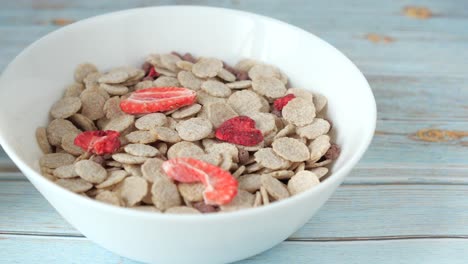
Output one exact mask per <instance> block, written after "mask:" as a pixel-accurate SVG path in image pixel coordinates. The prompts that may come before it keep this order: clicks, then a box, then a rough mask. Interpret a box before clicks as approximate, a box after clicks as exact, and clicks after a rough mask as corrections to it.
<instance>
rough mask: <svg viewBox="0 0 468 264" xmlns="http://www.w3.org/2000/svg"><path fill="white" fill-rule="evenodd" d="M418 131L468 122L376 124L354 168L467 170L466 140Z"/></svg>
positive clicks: (458, 127) (466, 126)
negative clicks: (430, 138) (424, 136)
mask: <svg viewBox="0 0 468 264" xmlns="http://www.w3.org/2000/svg"><path fill="white" fill-rule="evenodd" d="M421 129H440V130H444V131H465V133H468V132H466V131H467V130H468V122H453V121H452V122H445V121H418V122H413V121H390V120H382V121H378V122H377V132H376V135H375V136H374V139H373V141H372V144H371V146H370V147H369V149H368V151H367V152H366V154H365V155H364V157H363V159H362V160H361V161H360V162H359V164H358V165H357V168H388V167H390V168H413V167H415V168H427V169H439V168H448V169H452V168H468V155H466V154H467V150H466V146H467V144H468V137H460V138H459V139H453V140H447V141H441V142H427V141H422V140H421V139H419V138H417V137H415V135H414V134H415V133H416V132H417V131H419V130H421ZM2 164H4V165H3V166H4V167H8V168H10V169H9V170H11V169H12V168H13V167H14V165H13V163H11V162H10V161H9V160H8V158H7V157H6V155H5V154H2V153H1V152H0V166H2ZM466 176H468V174H467V175H466Z"/></svg>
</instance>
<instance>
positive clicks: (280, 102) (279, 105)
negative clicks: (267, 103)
mask: <svg viewBox="0 0 468 264" xmlns="http://www.w3.org/2000/svg"><path fill="white" fill-rule="evenodd" d="M294 98H296V96H295V95H294V94H288V95H286V96H283V97H281V98H278V99H276V100H275V101H274V102H273V107H274V108H275V109H276V110H278V111H281V110H283V107H285V106H286V105H287V104H288V103H289V101H291V100H292V99H294Z"/></svg>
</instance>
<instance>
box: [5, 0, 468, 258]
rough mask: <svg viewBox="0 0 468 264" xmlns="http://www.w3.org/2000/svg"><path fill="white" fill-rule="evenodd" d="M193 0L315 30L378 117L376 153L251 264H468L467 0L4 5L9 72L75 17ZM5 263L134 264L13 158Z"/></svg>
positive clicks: (32, 0) (37, 1) (39, 1)
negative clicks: (366, 87) (361, 79)
mask: <svg viewBox="0 0 468 264" xmlns="http://www.w3.org/2000/svg"><path fill="white" fill-rule="evenodd" d="M190 2H195V3H196V4H200V5H212V6H222V7H228V8H234V9H241V10H247V11H251V12H255V13H259V14H264V15H268V16H271V17H274V18H277V19H281V20H284V21H286V22H289V23H291V24H294V25H297V26H299V27H302V28H304V29H306V30H308V31H310V32H313V33H314V34H316V35H318V36H319V37H321V38H323V39H325V40H326V41H328V42H330V43H331V44H333V45H334V46H335V47H337V48H338V49H340V50H341V51H343V52H344V53H345V54H346V55H347V56H349V58H351V60H353V61H354V62H355V63H356V64H357V65H358V67H359V68H360V69H361V70H362V71H363V72H364V74H365V75H366V77H367V79H368V80H369V82H370V84H371V86H372V89H373V91H374V94H375V97H376V99H377V105H378V109H379V113H378V123H377V131H376V133H375V137H374V141H373V142H372V145H371V147H370V149H369V150H368V151H367V154H366V155H365V157H364V158H363V159H362V161H361V162H360V163H359V164H358V166H357V167H356V169H355V170H354V171H353V172H352V173H351V175H350V176H349V177H348V178H347V179H346V181H345V182H344V184H343V185H342V186H341V187H340V188H339V189H338V191H337V192H336V193H335V194H334V195H333V197H332V198H331V199H330V200H329V201H328V202H327V203H326V205H325V206H324V207H323V208H322V209H321V210H320V212H319V213H318V214H317V215H316V216H314V217H313V218H312V219H311V220H310V221H309V223H308V224H307V225H305V226H304V227H303V228H302V229H300V230H299V231H298V232H297V233H295V234H294V235H292V236H291V237H290V238H289V239H288V240H287V241H285V242H283V243H282V244H280V245H279V246H277V247H275V248H273V249H271V250H269V251H267V252H265V253H263V254H260V255H258V256H255V257H252V258H250V259H247V260H245V261H243V262H241V263H392V264H393V263H468V250H467V249H468V185H467V184H468V137H467V136H468V1H466V0H459V1H440V0H426V1H422V0H413V1H400V0H393V1H374V0H365V1H346V0H342V1H306V0H304V1H300V0H295V1H267V0H257V1H243V0H232V1H202V0H198V1H150V0H147V1H145V0H135V1H131V0H126V1H110V0H109V1H96V0H80V1H71V0H69V1H66V0H16V1H1V3H0V69H3V68H4V67H5V66H6V65H7V63H8V62H9V61H11V60H12V59H13V58H14V56H15V55H17V54H18V53H19V52H20V51H21V50H22V49H23V48H25V47H26V46H27V45H29V44H30V43H31V42H32V41H34V40H36V39H37V38H39V37H41V36H43V35H45V34H46V33H48V32H50V31H53V30H55V29H57V28H59V27H61V26H63V25H65V24H68V23H71V22H73V21H76V20H80V19H83V18H87V17H91V16H94V15H97V14H102V13H107V12H110V11H115V10H121V9H126V8H133V7H142V6H150V5H160V4H161V5H162V4H186V3H190ZM44 63H45V64H47V62H44ZM25 77H27V76H25ZM29 88H31V87H29ZM18 89H22V87H18ZM343 89H346V87H343ZM2 99H3V100H7V99H8V98H2ZM208 254H209V253H208ZM0 263H133V262H132V261H130V260H128V259H124V258H122V257H119V256H117V255H114V254H112V253H110V252H108V251H106V250H104V249H102V248H100V247H98V246H96V245H95V244H93V243H92V242H90V241H88V240H87V239H86V238H85V237H83V236H82V235H81V234H80V233H79V232H77V231H76V230H75V229H74V228H72V227H71V226H70V225H69V224H67V223H66V222H65V221H64V220H63V219H62V218H61V217H60V216H59V215H58V214H57V213H56V212H55V211H54V209H53V208H52V207H51V206H50V205H49V204H48V203H47V202H46V200H44V199H43V198H42V197H41V196H40V195H39V193H38V192H37V191H36V190H35V189H34V188H33V186H32V185H31V184H30V183H29V182H28V181H27V180H26V178H25V177H24V176H22V175H21V173H19V172H18V171H17V169H16V168H15V166H14V164H13V163H12V162H11V161H10V160H9V159H8V158H7V157H6V155H5V154H4V153H3V152H2V153H1V154H0Z"/></svg>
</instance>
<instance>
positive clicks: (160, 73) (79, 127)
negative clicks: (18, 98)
mask: <svg viewBox="0 0 468 264" xmlns="http://www.w3.org/2000/svg"><path fill="white" fill-rule="evenodd" d="M73 77H74V82H73V83H72V84H70V85H68V86H66V87H65V92H64V96H63V98H61V99H59V100H58V101H57V102H56V103H54V104H53V105H52V107H51V109H50V116H51V118H52V120H51V122H50V123H49V124H48V125H47V126H46V127H39V128H38V129H37V130H36V139H37V141H38V145H39V148H40V149H41V150H42V152H43V153H44V155H43V156H42V157H41V158H40V160H39V165H40V169H41V173H42V174H43V175H44V177H46V178H47V179H49V180H51V181H54V182H55V183H56V184H58V185H60V186H62V187H64V188H66V189H68V190H70V191H72V192H75V193H78V194H81V195H83V196H86V197H89V198H91V199H95V200H96V201H99V202H103V203H107V204H110V205H114V206H121V207H127V208H132V209H135V210H141V211H147V212H153V213H169V214H170V213H172V214H200V213H216V212H229V211H235V210H240V209H247V208H253V207H259V206H267V205H268V204H269V203H274V202H277V201H279V200H283V199H286V198H288V197H290V196H292V195H297V194H299V193H302V192H305V191H307V190H309V189H312V188H314V186H316V185H318V184H319V183H320V181H321V180H324V179H325V178H326V176H327V174H328V173H329V168H327V167H326V166H327V165H328V164H330V163H331V162H332V161H333V160H335V159H337V158H338V156H339V154H340V151H341V149H340V147H339V146H338V145H337V144H336V143H333V141H332V139H331V138H330V135H329V134H330V131H331V130H332V124H331V122H330V120H329V119H327V118H326V115H325V114H326V111H325V109H326V105H327V98H326V97H325V96H323V95H321V94H319V93H316V92H310V91H308V90H306V89H301V88H290V85H289V84H288V82H289V81H288V78H287V76H286V75H285V74H284V72H283V71H281V70H280V69H279V68H278V67H276V66H273V65H269V64H266V63H262V62H259V61H256V60H252V59H242V60H240V61H239V62H238V63H237V64H235V66H234V67H231V66H229V64H228V63H226V62H223V61H222V60H219V59H216V58H209V57H200V58H195V57H194V56H192V55H191V54H190V53H186V54H183V55H182V54H179V53H176V52H172V53H168V54H151V55H149V56H148V57H147V58H146V61H145V63H144V64H143V65H142V67H140V68H138V67H133V66H123V67H114V68H112V69H110V70H108V71H100V69H98V68H97V67H96V66H95V65H93V64H91V63H83V64H80V65H78V66H77V67H76V69H75V72H74V73H73Z"/></svg>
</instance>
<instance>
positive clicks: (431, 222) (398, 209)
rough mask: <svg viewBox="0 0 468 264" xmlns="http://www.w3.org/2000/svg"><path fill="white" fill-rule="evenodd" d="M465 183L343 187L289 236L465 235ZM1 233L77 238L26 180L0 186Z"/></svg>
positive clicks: (467, 226) (467, 217)
mask: <svg viewBox="0 0 468 264" xmlns="http://www.w3.org/2000/svg"><path fill="white" fill-rule="evenodd" d="M467 192H468V185H428V184H411V185H399V184H383V185H371V186H369V185H358V184H352V185H343V186H341V187H340V188H339V189H338V190H337V192H336V193H335V194H334V195H333V196H332V197H331V198H330V200H329V201H328V202H327V203H326V204H325V206H324V207H323V208H322V209H321V210H320V211H319V212H318V213H317V214H316V215H315V216H314V217H313V218H312V219H311V220H310V221H309V222H308V223H307V224H306V225H305V226H304V227H303V228H301V229H300V230H299V231H297V232H296V233H295V234H293V235H292V236H291V239H306V240H307V239H330V240H340V239H343V238H347V239H357V238H362V237H366V238H369V237H385V236H420V235H424V236H440V235H448V236H459V235H463V236H468V204H467V203H466V201H464V199H459V197H463V195H465V194H466V193H467ZM0 211H1V212H8V213H7V214H0V233H4V234H36V235H44V234H51V235H60V236H81V235H80V233H79V232H78V231H76V230H75V229H74V228H72V227H71V226H70V225H69V224H68V223H66V222H65V221H64V220H63V219H62V218H61V217H60V216H59V215H58V214H57V213H56V212H55V210H54V209H53V208H52V207H51V206H50V205H49V204H48V203H47V202H46V201H45V200H44V199H43V198H42V196H40V194H39V193H38V192H37V191H36V190H35V189H34V187H33V186H32V185H31V184H30V183H29V182H26V181H2V182H1V185H0Z"/></svg>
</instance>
